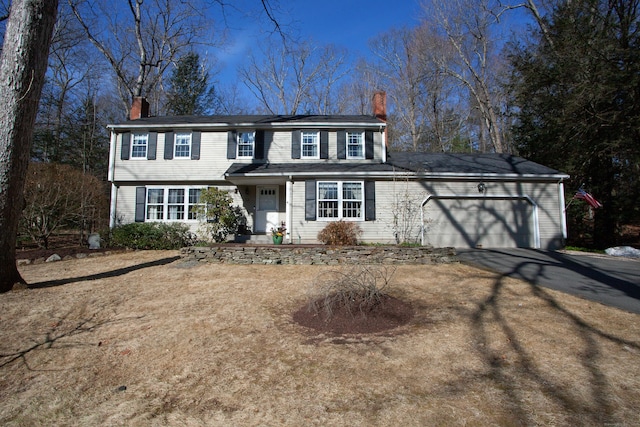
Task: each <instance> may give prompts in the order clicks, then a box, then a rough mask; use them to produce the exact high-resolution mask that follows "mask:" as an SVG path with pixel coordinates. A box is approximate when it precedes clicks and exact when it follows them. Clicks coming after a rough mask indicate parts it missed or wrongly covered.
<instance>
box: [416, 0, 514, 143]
mask: <svg viewBox="0 0 640 427" xmlns="http://www.w3.org/2000/svg"><path fill="white" fill-rule="evenodd" d="M424 8H425V15H426V17H427V18H426V19H427V21H426V22H425V23H424V25H431V26H436V27H438V28H440V29H441V30H442V31H443V34H444V35H445V36H446V39H447V40H448V43H450V45H451V47H452V49H453V50H454V52H455V53H456V56H457V60H456V61H454V62H450V61H447V62H446V63H445V62H443V63H442V64H441V66H442V69H443V70H444V71H445V72H446V73H447V74H448V75H450V76H451V77H454V78H455V79H457V80H458V81H459V82H460V83H461V84H462V85H463V86H464V87H465V88H466V89H467V90H468V92H469V94H470V96H471V100H472V105H473V106H474V107H475V108H477V110H478V113H479V117H480V119H481V121H482V122H481V124H482V126H481V128H480V130H479V132H478V138H479V143H480V149H481V151H485V149H490V148H491V149H492V150H493V151H495V152H498V153H502V152H506V151H508V147H507V146H506V144H505V143H504V141H503V137H502V130H501V129H500V118H499V115H500V106H499V101H498V98H499V93H500V91H501V88H500V86H499V85H498V84H496V81H495V79H494V77H495V75H496V74H495V71H494V67H495V66H496V64H499V63H500V62H501V59H500V56H499V55H498V52H499V46H498V45H497V44H496V41H497V36H496V33H495V32H493V30H494V29H495V28H496V26H497V25H498V24H499V22H500V21H499V20H500V17H501V16H502V14H503V13H504V12H505V11H507V10H509V9H510V7H509V6H504V5H502V4H501V2H500V1H498V0H481V1H480V2H478V1H472V0H450V1H448V2H441V1H437V0H428V1H427V2H425V4H424ZM485 145H489V146H490V147H485Z"/></svg>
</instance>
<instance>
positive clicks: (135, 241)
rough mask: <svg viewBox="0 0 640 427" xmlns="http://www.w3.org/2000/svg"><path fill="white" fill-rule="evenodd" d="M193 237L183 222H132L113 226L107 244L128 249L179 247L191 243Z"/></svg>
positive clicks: (193, 239)
mask: <svg viewBox="0 0 640 427" xmlns="http://www.w3.org/2000/svg"><path fill="white" fill-rule="evenodd" d="M195 239H196V238H195V235H194V234H193V233H191V232H190V231H189V227H188V226H187V225H186V224H183V223H177V222H176V223H171V224H166V223H163V222H134V223H131V224H125V225H121V226H118V227H116V228H114V229H113V230H112V231H111V236H110V239H109V245H110V246H112V247H116V248H129V249H154V250H159V249H179V248H182V247H184V246H190V245H192V244H193V243H194V242H195Z"/></svg>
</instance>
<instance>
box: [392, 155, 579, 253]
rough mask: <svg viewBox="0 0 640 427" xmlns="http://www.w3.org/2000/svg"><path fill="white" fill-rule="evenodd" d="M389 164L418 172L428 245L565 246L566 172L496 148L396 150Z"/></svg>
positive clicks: (417, 185) (423, 237)
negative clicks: (477, 151)
mask: <svg viewBox="0 0 640 427" xmlns="http://www.w3.org/2000/svg"><path fill="white" fill-rule="evenodd" d="M389 163H391V164H393V165H394V166H395V167H396V171H402V172H405V173H406V172H409V173H413V174H415V180H416V181H415V186H414V188H415V190H414V194H418V191H420V192H421V193H423V194H424V196H423V197H422V198H421V200H422V202H421V205H420V212H419V214H420V220H421V230H420V234H421V235H420V239H421V243H422V244H423V245H430V246H434V247H446V246H452V247H459V248H469V247H473V248H475V247H483V248H516V247H517V248H536V249H537V248H541V249H558V248H561V247H563V246H564V242H565V239H566V221H565V213H564V207H565V195H564V182H565V181H566V179H567V178H569V177H568V176H567V175H566V174H563V173H561V172H559V171H556V170H554V169H551V168H548V167H546V166H544V165H540V164H537V163H534V162H531V161H528V160H526V159H523V158H521V157H516V156H512V155H508V154H495V153H494V154H463V153H458V154H454V153H390V154H389ZM407 176H408V175H407Z"/></svg>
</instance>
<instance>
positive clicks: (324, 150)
mask: <svg viewBox="0 0 640 427" xmlns="http://www.w3.org/2000/svg"><path fill="white" fill-rule="evenodd" d="M320 158H321V159H328V158H329V132H327V131H326V130H323V131H320Z"/></svg>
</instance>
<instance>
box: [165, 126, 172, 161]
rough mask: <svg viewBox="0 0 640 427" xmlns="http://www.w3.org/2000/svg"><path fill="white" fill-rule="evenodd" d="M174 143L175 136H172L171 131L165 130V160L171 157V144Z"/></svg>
mask: <svg viewBox="0 0 640 427" xmlns="http://www.w3.org/2000/svg"><path fill="white" fill-rule="evenodd" d="M174 143H175V138H174V136H173V132H166V133H165V134H164V158H165V160H171V159H173V144H174Z"/></svg>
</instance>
